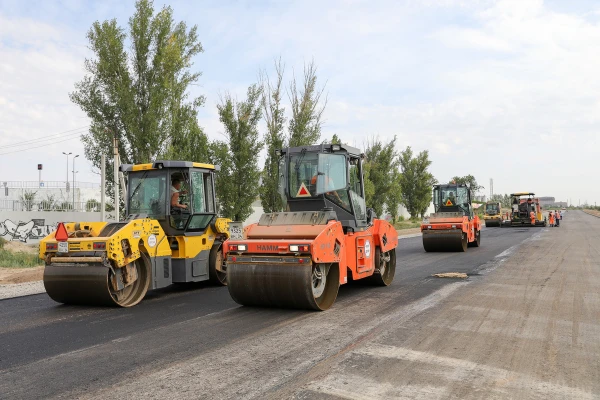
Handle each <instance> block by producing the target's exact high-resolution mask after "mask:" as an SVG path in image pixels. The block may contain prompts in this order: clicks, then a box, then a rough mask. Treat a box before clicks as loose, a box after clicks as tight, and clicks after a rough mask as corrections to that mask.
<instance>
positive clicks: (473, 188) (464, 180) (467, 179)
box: [450, 175, 485, 200]
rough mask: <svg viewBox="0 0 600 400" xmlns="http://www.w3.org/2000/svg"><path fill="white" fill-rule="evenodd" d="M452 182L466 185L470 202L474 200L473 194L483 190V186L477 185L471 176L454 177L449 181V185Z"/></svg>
mask: <svg viewBox="0 0 600 400" xmlns="http://www.w3.org/2000/svg"><path fill="white" fill-rule="evenodd" d="M452 182H455V183H458V184H464V185H467V187H468V188H469V192H471V200H472V199H474V198H475V193H477V191H478V190H480V189H485V188H484V187H483V186H481V185H479V184H478V183H477V179H475V177H474V176H473V175H466V176H455V177H454V178H452V180H451V181H450V183H452Z"/></svg>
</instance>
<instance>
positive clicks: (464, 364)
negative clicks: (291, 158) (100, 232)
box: [0, 212, 600, 399]
mask: <svg viewBox="0 0 600 400" xmlns="http://www.w3.org/2000/svg"><path fill="white" fill-rule="evenodd" d="M567 214H568V215H567V216H566V217H565V220H564V224H563V226H561V228H558V229H540V228H537V229H535V228H533V229H532V228H529V229H527V228H525V229H516V228H513V229H500V228H490V229H486V230H484V233H483V235H482V247H481V248H469V250H468V252H467V253H461V254H458V253H438V254H431V253H425V252H424V251H423V250H422V245H421V242H420V238H411V239H404V240H401V241H400V245H399V248H398V260H397V261H398V269H397V277H396V280H395V281H394V283H393V284H392V285H391V286H390V287H388V288H372V287H363V286H361V285H352V286H343V287H342V288H341V289H340V295H339V297H338V299H337V301H336V303H335V305H334V306H333V308H332V309H330V310H329V311H326V312H321V313H318V312H304V311H290V310H276V309H259V308H246V307H239V306H238V305H237V304H235V303H234V302H233V301H231V300H230V298H229V295H228V292H227V289H226V288H215V287H210V286H208V285H192V286H182V287H175V288H168V289H165V290H160V291H155V292H153V293H152V294H151V295H150V296H149V297H148V298H147V299H146V300H144V301H143V302H142V303H141V304H140V305H138V306H136V307H134V308H133V309H110V308H88V307H74V306H64V305H57V304H56V303H54V302H53V301H51V300H50V299H49V298H48V297H47V296H46V295H44V294H42V295H36V296H28V297H22V298H17V299H10V300H2V301H0V321H2V324H1V325H0V344H1V346H2V347H1V348H2V350H1V352H0V398H2V399H4V398H52V397H56V398H105V397H125V398H139V397H142V396H143V397H146V398H161V399H169V398H173V399H179V398H190V397H199V398H211V399H212V398H215V399H218V398H252V397H255V398H268V397H270V398H398V397H405V398H436V397H448V396H447V395H448V394H449V395H450V397H452V396H454V397H456V398H465V397H470V396H471V397H473V398H479V397H482V398H486V397H487V398H489V396H483V395H482V392H481V391H479V390H480V385H479V384H480V383H488V386H485V385H483V388H484V389H483V390H487V392H484V393H488V394H489V393H494V395H495V396H496V397H500V398H502V397H503V396H504V395H506V398H510V397H512V393H523V392H519V391H522V390H525V393H528V392H527V388H528V386H527V385H526V383H527V382H528V380H527V378H528V376H529V375H528V374H529V373H531V375H533V376H534V378H535V379H534V380H533V386H532V388H533V389H532V388H529V389H530V390H535V391H536V392H535V393H538V392H539V393H542V394H547V393H559V394H560V393H564V391H568V390H570V389H573V388H575V389H576V391H574V392H572V393H575V394H577V395H581V396H583V397H585V396H587V395H589V394H590V393H595V394H596V395H598V394H599V393H600V391H599V388H598V383H592V381H591V380H590V379H592V378H594V377H595V378H598V379H596V382H599V381H600V377H598V371H600V364H598V361H597V360H598V359H599V358H598V355H599V352H598V348H597V346H598V344H597V343H600V340H598V332H599V329H598V324H597V321H598V320H599V318H597V317H598V315H597V314H598V309H599V307H600V302H599V301H598V294H597V293H599V291H598V290H595V289H598V286H594V285H597V282H598V279H597V280H595V281H594V280H590V279H587V280H586V279H585V276H586V275H585V274H586V273H587V272H591V270H592V269H593V268H596V270H597V269H598V264H597V263H598V261H594V259H593V257H592V255H594V254H595V257H596V259H597V256H598V244H597V243H598V242H600V241H598V240H596V242H593V241H592V239H591V238H587V239H584V240H582V238H586V236H585V235H586V234H587V233H591V234H595V235H596V239H598V233H599V232H600V224H599V222H600V220H599V219H597V218H594V217H592V216H588V215H585V214H583V213H575V212H569V213H567ZM581 222H583V223H581ZM565 239H568V240H565ZM522 243H523V244H522ZM594 243H596V244H594ZM521 244H522V245H521ZM586 246H587V247H586ZM594 246H595V247H594ZM563 247H564V251H563V253H562V254H563V258H564V256H565V255H571V253H573V252H576V253H577V254H578V255H577V257H578V258H577V262H578V263H577V262H576V263H573V262H571V259H568V258H564V260H563V262H562V264H560V265H562V267H560V266H559V267H557V269H556V271H559V273H556V271H555V273H554V274H553V275H548V274H549V271H551V270H552V268H554V267H553V265H554V264H552V263H555V262H556V260H555V258H556V257H558V256H556V257H555V256H554V254H555V253H554V250H556V249H559V248H561V249H562V248H563ZM561 251H562V250H561ZM586 251H587V252H586ZM594 251H595V253H594ZM531 254H534V255H535V254H537V256H535V257H537V258H535V257H534V258H533V259H531V256H530V255H531ZM556 254H558V253H556ZM528 257H529V258H528ZM594 262H595V263H596V264H594ZM582 263H583V264H582ZM530 264H532V265H535V268H532V267H531V265H530ZM574 264H577V265H579V266H577V265H574ZM582 265H585V266H586V267H585V268H586V269H582V268H584V267H582ZM561 268H562V269H564V271H562V270H561ZM569 268H570V270H569ZM580 269H581V270H580ZM438 272H466V273H468V274H469V275H470V278H469V279H468V280H467V281H466V282H464V281H460V282H459V281H456V280H449V279H439V278H432V277H431V274H433V273H438ZM534 272H535V273H534ZM596 273H597V272H596ZM530 274H533V277H532V276H530ZM572 274H575V275H572ZM569 277H571V279H569ZM575 277H576V278H575ZM546 278H548V279H547V280H545V281H544V279H546ZM538 279H541V282H542V283H543V284H544V285H546V286H548V287H555V286H556V285H559V286H560V285H561V283H560V281H559V279H563V280H564V279H566V281H567V282H569V285H567V284H566V283H564V284H562V287H563V289H569V290H571V291H570V292H569V293H571V295H572V296H574V295H573V293H575V292H574V291H576V290H577V289H578V287H580V286H577V285H581V284H582V285H583V286H581V287H583V290H584V293H583V294H582V295H579V294H578V295H577V296H579V297H577V296H576V298H577V299H578V301H577V302H574V301H572V302H571V303H570V306H573V305H575V304H576V305H579V306H581V307H583V311H585V312H582V313H580V314H581V315H579V317H577V318H579V319H578V320H577V323H578V324H580V325H578V326H579V328H578V329H580V331H579V332H581V333H580V334H579V336H578V339H577V340H578V342H577V343H578V346H579V347H580V349H579V350H585V351H586V352H588V355H589V357H588V358H585V359H582V360H580V361H590V362H591V364H588V365H584V366H577V367H576V368H575V366H574V365H571V364H569V365H568V366H569V368H575V369H572V370H571V369H569V371H570V373H572V375H570V376H573V377H577V376H579V375H580V374H582V373H588V372H590V374H588V375H590V377H591V378H589V379H587V380H585V382H583V383H582V384H581V385H579V384H574V383H573V382H572V381H563V380H560V379H558V378H556V379H555V375H556V376H562V375H561V374H560V373H559V371H558V370H557V368H558V367H557V365H556V364H551V363H550V362H551V361H552V360H551V359H550V360H548V359H547V358H551V357H552V356H553V355H554V356H556V357H558V356H561V355H562V353H561V351H562V350H564V349H562V348H557V347H552V346H550V345H548V344H547V343H546V345H545V346H546V347H548V346H550V347H548V348H547V349H546V352H543V351H541V350H540V351H538V349H537V348H536V351H537V352H536V357H537V358H535V357H532V358H531V362H533V361H534V360H537V361H539V363H540V364H536V365H537V369H536V368H535V366H531V365H527V364H526V363H525V362H524V361H521V363H515V364H510V363H508V364H506V362H507V361H506V359H507V357H509V355H511V354H512V358H511V359H513V360H514V359H515V358H519V359H522V358H524V359H525V360H526V359H527V356H526V355H527V351H528V349H529V348H530V347H531V348H533V345H532V344H531V343H522V341H524V340H526V339H529V340H533V339H539V340H541V341H546V342H547V341H548V340H553V338H554V336H552V335H556V334H557V333H556V332H554V331H552V330H551V331H550V332H546V330H547V329H546V328H547V326H546V325H547V324H550V322H549V321H551V320H552V321H554V320H553V319H551V318H550V316H548V315H545V314H544V315H542V314H541V311H539V312H538V311H536V310H537V309H536V308H535V307H538V308H540V309H542V310H543V311H548V312H550V311H551V310H552V308H551V307H546V306H545V305H547V304H546V303H547V302H553V303H552V304H554V306H556V310H560V309H561V308H560V306H561V305H563V304H562V303H560V301H559V302H558V303H556V301H557V300H556V296H557V295H556V293H554V292H553V294H548V295H546V296H545V297H543V296H542V298H538V297H540V296H541V294H544V293H549V292H544V290H540V289H539V287H540V285H541V284H542V283H538V282H537V280H538ZM581 281H583V283H582V282H581ZM530 282H531V285H534V286H532V287H533V289H532V288H530V287H529V286H528V285H529V284H530ZM595 282H596V283H595ZM546 286H543V287H546ZM547 290H549V289H547ZM594 290H595V292H594ZM479 292H481V293H479ZM553 295H554V297H553ZM536 296H537V297H536ZM581 296H583V297H581ZM586 299H587V300H586ZM561 301H564V299H563V300H561ZM523 304H529V306H528V307H530V308H526V309H523V307H524V306H523ZM511 306H513V307H514V308H515V309H514V310H513V309H511ZM554 306H553V307H554ZM532 307H533V308H532ZM586 307H587V308H586ZM443 310H446V311H443ZM556 310H555V311H556ZM533 311H536V312H533ZM590 313H591V315H588V314H590ZM594 313H595V314H594ZM559 314H560V318H561V319H560V321H555V322H553V323H552V324H553V325H552V326H554V327H561V330H560V333H561V334H564V333H565V332H566V330H565V329H566V326H567V325H568V326H570V327H571V328H572V329H575V328H573V326H574V325H573V321H571V322H570V325H569V323H568V322H565V321H568V317H569V315H570V313H569V312H566V311H565V312H563V313H559ZM563 314H564V315H563ZM556 317H558V314H557V315H556ZM591 317H595V320H594V319H592V318H591ZM540 321H541V322H540ZM544 323H545V324H546V325H544ZM565 324H566V325H565ZM513 325H514V326H513ZM542 325H543V326H542ZM540 330H541V331H540ZM538 331H540V332H542V333H543V334H542V333H540V332H538ZM528 332H529V333H528ZM571 333H572V332H571ZM527 335H529V336H527ZM540 335H541V336H540ZM492 336H493V337H492ZM594 338H596V344H592V343H590V340H592V339H594ZM565 340H566V339H565ZM565 343H566V342H564V341H562V342H560V343H559V344H561V345H563V346H564V344H565ZM520 346H523V347H520ZM567 347H569V346H567ZM568 350H569V351H573V349H568ZM594 355H595V360H594V359H592V358H590V357H592V356H594ZM509 358H510V357H509ZM538 359H539V360H538ZM537 361H536V362H537ZM557 361H560V359H559V358H555V359H554V362H555V363H556V362H557ZM549 363H550V364H549ZM594 363H595V364H594ZM563 365H564V363H563ZM540 366H545V367H548V366H549V367H552V368H554V369H547V368H544V369H543V370H544V371H545V372H544V374H545V375H544V374H542V375H543V376H537V374H538V373H541V372H540V371H541V370H540V368H542V367H540ZM513 367H515V368H516V369H518V374H517V375H515V377H513V376H512V375H511V371H512V369H511V368H513ZM593 368H595V370H593ZM593 371H595V373H594V372H593ZM494 379H496V380H498V379H500V380H501V382H504V380H505V381H506V383H504V384H503V388H504V389H506V391H497V390H496V389H495V388H494V387H490V385H489V382H488V381H490V380H491V381H494ZM555 380H557V382H554V381H555ZM494 382H496V381H494ZM515 382H517V383H518V384H517V383H515ZM523 382H525V383H523ZM575 383H577V382H575ZM492 386H494V385H492ZM504 389H503V390H504ZM575 389H573V390H575ZM525 397H531V396H525Z"/></svg>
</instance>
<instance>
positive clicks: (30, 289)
mask: <svg viewBox="0 0 600 400" xmlns="http://www.w3.org/2000/svg"><path fill="white" fill-rule="evenodd" d="M44 292H46V289H44V282H42V281H36V282H26V283H16V284H10V285H0V300H1V299H10V298H12V297H20V296H29V295H32V294H38V293H44Z"/></svg>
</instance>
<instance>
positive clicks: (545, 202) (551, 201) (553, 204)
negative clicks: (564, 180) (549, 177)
mask: <svg viewBox="0 0 600 400" xmlns="http://www.w3.org/2000/svg"><path fill="white" fill-rule="evenodd" d="M539 199H540V205H542V207H546V208H562V207H567V202H566V201H556V198H554V197H540V198H539Z"/></svg>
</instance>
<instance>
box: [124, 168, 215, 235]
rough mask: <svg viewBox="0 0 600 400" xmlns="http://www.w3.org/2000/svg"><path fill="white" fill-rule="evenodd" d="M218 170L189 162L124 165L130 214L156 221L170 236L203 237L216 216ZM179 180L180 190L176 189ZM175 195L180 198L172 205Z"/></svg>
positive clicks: (127, 203) (128, 212) (128, 211)
mask: <svg viewBox="0 0 600 400" xmlns="http://www.w3.org/2000/svg"><path fill="white" fill-rule="evenodd" d="M216 170H218V167H216V166H213V165H210V164H202V163H194V162H189V161H156V162H154V163H149V164H137V165H122V166H121V171H123V172H127V177H128V182H127V202H126V207H127V215H128V216H129V217H131V216H135V218H139V217H140V216H147V217H148V218H151V219H155V220H157V221H158V222H159V223H160V225H161V227H162V228H163V230H164V231H165V232H166V234H167V235H169V236H174V235H182V234H184V235H188V236H193V235H197V234H202V233H203V232H204V231H205V230H206V228H207V227H208V225H209V224H210V223H211V222H212V221H213V220H214V218H215V217H216V208H215V195H214V193H215V190H214V175H215V171H216ZM176 181H178V182H179V184H178V185H176V186H179V189H176V188H174V187H173V183H174V182H176ZM175 193H177V194H179V196H175V198H176V199H177V202H176V204H172V200H173V198H174V197H173V195H174V194H175ZM177 197H178V198H177Z"/></svg>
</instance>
